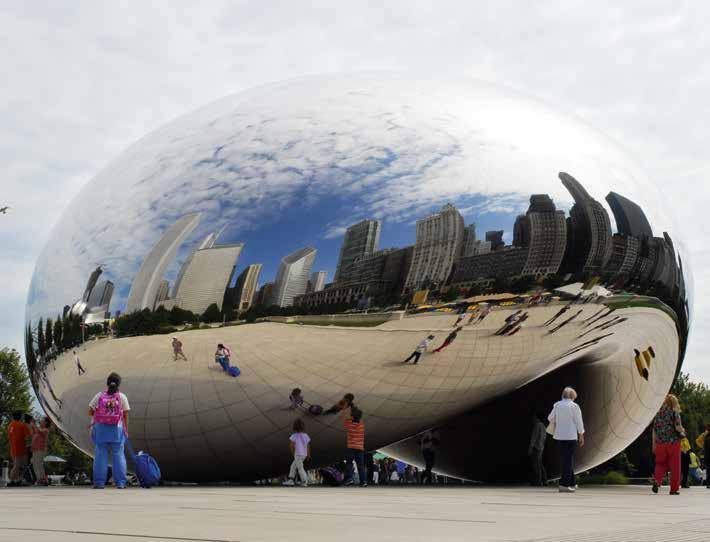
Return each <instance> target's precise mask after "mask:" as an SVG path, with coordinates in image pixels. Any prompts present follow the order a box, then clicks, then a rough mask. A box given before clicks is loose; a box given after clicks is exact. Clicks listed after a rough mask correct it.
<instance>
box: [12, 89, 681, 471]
mask: <svg viewBox="0 0 710 542" xmlns="http://www.w3.org/2000/svg"><path fill="white" fill-rule="evenodd" d="M511 112H515V114H511ZM533 126H534V127H543V128H544V129H539V130H538V129H536V130H531V129H530V127H533ZM670 224H671V221H670V219H669V218H668V217H667V216H666V215H665V208H664V204H663V200H662V199H660V198H659V197H658V195H657V194H656V192H655V189H654V188H653V187H652V186H649V184H648V183H647V182H646V179H645V176H644V174H643V172H642V171H641V170H639V169H638V168H637V167H636V166H635V164H633V162H631V161H630V160H628V159H627V158H626V157H625V156H624V155H623V153H622V152H621V151H619V149H618V148H616V147H615V146H614V145H613V144H611V143H609V142H608V141H607V140H605V139H604V138H603V137H601V136H600V135H599V134H597V133H596V132H594V131H592V130H591V129H589V128H588V127H586V126H584V125H581V124H580V123H578V122H577V121H575V120H574V119H570V118H568V117H566V116H564V115H561V114H559V113H557V112H556V111H554V110H552V109H550V108H548V107H546V106H543V105H541V104H540V103H538V102H535V101H532V100H527V99H525V98H523V97H520V96H518V95H516V94H513V93H510V92H508V91H504V90H500V89H495V88H493V87H490V86H487V85H475V84H470V83H463V82H443V81H442V82H439V81H416V82H413V81H410V80H408V79H406V78H402V77H399V76H391V77H389V76H383V77H377V78H374V77H368V76H363V77H349V76H332V77H324V78H306V79H304V80H299V81H290V82H287V83H283V84H276V85H272V86H269V87H266V88H262V89H258V90H255V91H248V92H245V93H241V94H239V95H236V96H233V97H228V98H225V99H224V100H221V101H219V102H216V103H215V104H211V105H208V106H207V107H205V108H203V109H200V110H198V111H196V112H194V113H192V114H190V115H187V116H185V117H182V118H180V119H177V120H175V121H174V122H172V123H170V124H168V125H167V126H166V127H164V128H162V129H161V130H158V131H157V132H155V133H153V134H149V135H148V136H146V137H145V138H143V139H141V140H140V141H138V142H137V143H136V144H135V145H133V146H132V147H130V148H129V149H128V150H127V151H126V152H125V153H124V154H123V155H122V156H120V157H119V158H118V159H117V160H115V161H114V162H112V163H111V164H110V165H109V166H108V167H107V168H106V169H105V170H104V171H102V172H101V173H99V174H98V175H97V177H96V178H95V179H94V180H93V181H92V182H91V183H89V184H88V185H87V186H86V187H85V188H84V190H83V191H82V193H81V194H80V195H79V196H78V197H77V199H76V200H75V201H74V202H72V204H71V205H70V206H69V208H68V209H67V212H66V213H65V215H64V217H63V218H62V221H61V222H60V224H58V226H57V227H56V228H55V230H54V232H53V234H52V238H51V239H50V240H49V241H48V243H47V245H46V248H45V250H44V251H43V253H42V255H41V257H40V259H39V261H38V263H37V267H36V270H35V273H34V276H33V280H32V286H31V288H30V293H29V296H28V307H27V320H26V323H27V327H26V346H27V361H28V368H29V370H30V374H31V377H32V382H33V385H34V386H35V389H36V391H37V393H38V396H39V397H40V401H41V403H42V404H43V405H46V408H47V411H48V412H49V414H50V416H52V418H53V419H54V420H55V421H57V423H58V427H59V429H60V430H62V431H65V432H67V433H69V434H70V435H71V436H72V437H73V438H74V440H75V442H76V443H77V445H78V446H80V447H82V449H85V450H87V451H89V452H90V451H91V443H90V442H89V441H88V440H87V438H86V435H84V433H85V431H83V429H84V425H85V423H84V422H85V410H86V408H85V404H86V402H87V401H88V399H90V397H88V398H87V396H88V395H89V394H90V393H91V394H92V395H93V393H95V388H97V386H98V387H101V386H102V385H103V384H102V380H103V379H104V378H105V374H106V372H107V371H110V370H116V371H118V372H119V373H121V375H122V377H123V378H124V386H123V389H125V390H126V392H127V393H129V395H130V398H131V404H132V405H135V412H133V413H132V420H135V427H134V429H133V432H134V438H135V439H136V441H137V442H138V443H139V445H140V446H142V447H144V448H145V449H146V450H148V451H149V452H150V453H151V454H152V455H155V456H156V458H158V460H159V462H160V464H161V467H164V472H166V473H168V476H169V477H172V478H173V479H178V478H180V479H184V480H216V479H220V478H217V477H219V476H224V477H226V478H228V479H233V480H246V479H249V477H250V476H266V475H268V476H270V475H272V474H275V473H279V472H281V470H280V469H282V468H283V467H284V465H283V463H284V461H285V460H284V459H283V458H282V457H281V456H282V451H283V438H284V435H285V433H287V432H288V431H289V430H290V427H291V426H292V424H293V419H294V417H295V416H310V417H308V418H307V424H308V425H309V431H312V433H313V435H314V436H315V437H316V438H317V439H318V442H319V446H318V451H317V453H316V456H315V457H314V461H315V462H316V463H317V464H325V463H327V462H329V461H336V460H338V459H339V458H340V457H339V454H340V452H341V451H342V433H341V431H340V428H339V426H338V425H337V423H335V422H334V419H335V418H331V417H329V416H327V415H325V416H320V415H312V414H308V413H306V412H294V411H289V410H288V409H286V408H285V405H284V400H286V399H287V398H288V395H289V393H290V391H291V390H292V389H293V388H295V387H298V388H300V389H302V390H304V393H305V395H306V397H307V400H308V401H309V402H310V403H311V404H319V405H320V406H322V407H324V408H323V410H324V411H325V410H328V407H330V406H331V405H332V404H334V403H337V401H338V400H339V399H340V398H341V397H342V396H343V394H345V393H353V394H354V395H355V397H356V399H355V400H356V404H357V405H358V406H359V407H360V408H361V409H362V410H363V412H364V413H365V419H366V423H367V426H368V437H367V438H368V447H372V448H383V447H389V448H391V451H392V452H393V455H398V454H399V455H400V456H402V457H405V456H408V455H409V454H410V453H411V450H412V449H416V446H415V445H414V444H413V443H415V441H416V435H417V434H418V433H420V432H421V431H423V430H426V429H428V428H431V427H440V428H441V429H442V432H443V433H446V432H447V431H448V430H449V429H451V428H458V427H474V426H476V424H480V423H482V422H481V420H483V419H484V418H485V419H487V418H490V417H491V415H490V412H489V411H488V410H486V409H487V408H488V407H486V405H489V404H494V403H495V402H498V401H505V400H509V401H510V400H512V403H510V404H515V405H516V407H520V408H523V407H526V408H528V407H534V406H536V404H535V403H536V402H538V401H543V400H544V401H546V402H548V401H549V400H550V398H551V397H552V395H555V396H557V395H558V393H559V390H558V389H557V388H558V387H559V386H560V385H562V383H563V381H564V383H565V384H567V383H571V384H573V385H575V386H577V387H579V390H580V397H582V398H583V399H582V401H585V402H586V403H585V405H584V407H585V412H588V413H589V421H590V428H593V430H590V441H589V446H588V447H585V450H584V451H583V452H582V455H581V457H580V468H586V467H589V466H592V465H595V464H598V463H599V462H601V461H603V460H604V459H605V458H608V457H610V456H611V455H613V454H614V453H616V452H618V451H619V450H620V449H622V448H623V447H624V446H625V445H626V444H628V443H629V442H630V441H632V440H633V439H634V438H635V437H636V436H637V435H638V434H639V433H640V431H642V430H643V428H645V426H646V424H647V422H648V420H650V416H652V414H653V413H655V409H656V407H657V406H658V401H659V400H660V398H662V396H663V395H664V394H665V393H666V392H667V390H668V389H669V387H670V385H671V383H672V380H673V377H674V375H675V373H676V372H677V371H678V370H679V368H680V364H681V363H682V359H683V354H684V349H685V343H686V339H687V332H688V326H689V322H688V311H687V307H688V305H687V297H689V296H690V295H691V292H688V291H687V288H686V284H685V279H686V277H685V275H684V273H685V271H684V269H683V266H682V260H681V258H680V256H679V255H678V253H677V249H676V248H677V245H678V240H677V239H676V238H675V237H673V235H674V234H673V233H672V227H671V225H670ZM294 324H295V325H294ZM429 335H433V336H434V337H435V341H434V343H435V344H432V347H434V346H435V347H436V349H435V350H434V349H432V351H431V352H427V353H425V354H424V355H423V356H422V360H421V363H419V364H418V365H417V366H416V367H414V366H412V365H404V364H403V363H402V360H404V359H406V357H407V356H408V355H410V354H411V352H412V349H413V348H415V347H416V345H417V344H418V343H419V342H420V341H421V340H422V338H423V337H428V336H429ZM172 337H176V338H177V339H178V340H179V342H180V343H182V345H183V346H182V348H183V353H182V356H181V357H180V359H177V356H175V355H174V353H173V351H172V348H171V346H170V344H171V340H172ZM447 337H451V338H450V339H449V340H448V342H446V344H444V340H445V339H446V338H447ZM218 343H222V344H225V345H227V346H228V347H229V348H230V350H231V351H232V353H233V359H232V360H231V362H232V364H233V365H236V366H238V367H239V368H240V370H241V373H240V374H239V376H238V377H233V376H231V373H228V372H225V370H224V369H225V367H224V366H223V365H218V364H216V363H214V350H215V348H216V345H217V344H218ZM649 347H652V348H653V351H654V352H656V354H657V358H656V359H655V360H654V362H653V365H652V366H649V367H642V369H643V370H640V369H639V368H638V365H637V360H636V356H635V355H634V351H639V352H647V351H648V349H649ZM73 349H81V361H82V366H83V368H84V369H85V370H86V371H85V372H78V373H77V370H76V367H75V366H74V363H75V361H74V358H73V354H72V352H73ZM434 351H435V352H436V354H434V353H433V352H434ZM638 379H640V380H638ZM619 389H622V390H627V391H628V393H626V392H625V393H623V394H621V395H614V393H616V391H617V390H619ZM286 404H287V403H286ZM504 410H505V409H503V410H501V412H504ZM508 414H511V413H508ZM511 415H514V416H518V415H522V414H521V413H512V414H511ZM481 416H484V418H481ZM486 417H487V418H486ZM498 421H501V420H500V419H498ZM484 425H485V424H484ZM452 430H453V429H452ZM484 431H485V430H484ZM459 433H460V430H459ZM464 437H465V438H464V439H463V442H464V444H461V443H460V442H458V441H457V442H458V443H457V442H455V441H454V440H450V442H449V443H448V444H446V445H445V446H444V448H446V452H445V453H443V455H442V457H448V458H449V459H446V460H444V459H442V467H441V468H442V469H444V470H446V472H448V473H450V474H452V475H454V476H461V477H468V478H474V479H481V480H484V479H485V480H488V479H490V480H496V479H497V480H500V479H501V478H500V476H501V472H507V473H515V472H516V471H515V468H514V465H515V464H516V463H515V458H514V457H513V455H510V454H508V455H506V453H502V452H501V454H500V457H499V458H498V461H500V462H501V463H502V464H506V465H507V464H508V463H507V462H510V465H513V466H511V467H510V468H507V469H503V470H502V471H497V470H495V469H494V470H490V469H489V470H486V469H485V468H483V467H485V465H483V467H481V465H482V464H480V463H476V464H475V465H472V464H471V463H470V461H469V462H468V463H467V462H466V461H465V460H464V459H463V458H465V457H468V456H470V453H472V452H471V451H470V450H468V449H467V446H468V444H465V443H471V442H473V441H474V440H473V439H474V437H475V435H472V434H469V433H466V435H464ZM469 437H470V439H469ZM395 442H397V443H398V444H396V445H395V444H393V443H395ZM412 447H413V448H412ZM442 450H443V448H442ZM467 454H468V455H467ZM511 454H512V452H511ZM235 458H238V460H235ZM489 466H490V465H489ZM479 467H480V469H479ZM472 469H473V470H472ZM476 469H479V470H476ZM481 469H482V470H481ZM511 475H512V474H511Z"/></svg>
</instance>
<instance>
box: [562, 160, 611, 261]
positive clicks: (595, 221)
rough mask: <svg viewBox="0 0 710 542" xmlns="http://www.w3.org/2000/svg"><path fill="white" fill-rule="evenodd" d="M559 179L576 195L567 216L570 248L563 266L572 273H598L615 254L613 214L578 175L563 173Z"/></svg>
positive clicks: (568, 244) (568, 246)
mask: <svg viewBox="0 0 710 542" xmlns="http://www.w3.org/2000/svg"><path fill="white" fill-rule="evenodd" d="M559 178H560V180H561V181H562V184H563V185H564V186H565V188H566V189H567V190H568V191H569V193H570V194H571V195H572V198H574V205H573V206H572V208H571V209H570V212H569V214H570V216H569V218H568V219H567V251H566V253H565V259H564V262H563V268H564V270H565V271H566V272H571V273H578V272H583V273H592V274H598V273H600V272H601V271H602V269H603V268H604V266H605V265H606V262H607V260H608V259H609V256H610V253H611V221H610V220H609V214H608V213H607V212H606V209H604V206H603V205H602V204H601V203H599V202H598V201H597V200H595V199H594V198H592V196H590V195H589V193H588V192H587V191H586V190H585V189H584V187H583V186H582V185H581V184H580V183H579V181H577V180H576V179H575V178H574V177H572V176H571V175H568V174H567V173H564V172H560V174H559Z"/></svg>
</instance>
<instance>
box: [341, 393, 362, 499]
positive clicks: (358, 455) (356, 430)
mask: <svg viewBox="0 0 710 542" xmlns="http://www.w3.org/2000/svg"><path fill="white" fill-rule="evenodd" d="M342 417H343V427H344V428H345V431H346V433H347V437H346V445H347V455H346V458H345V472H346V476H345V479H346V480H345V485H347V486H351V485H353V484H354V483H355V479H354V478H355V473H354V471H353V461H354V462H355V464H356V465H357V475H358V478H359V479H360V480H359V481H360V487H367V469H366V468H365V423H364V422H363V421H362V411H361V410H360V409H359V408H357V407H356V406H355V405H352V406H351V407H350V408H349V409H344V410H343V411H342Z"/></svg>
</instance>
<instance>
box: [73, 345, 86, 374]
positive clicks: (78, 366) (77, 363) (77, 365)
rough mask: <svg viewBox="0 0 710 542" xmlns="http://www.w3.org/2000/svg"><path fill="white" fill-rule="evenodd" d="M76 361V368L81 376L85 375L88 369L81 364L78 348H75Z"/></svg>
mask: <svg viewBox="0 0 710 542" xmlns="http://www.w3.org/2000/svg"><path fill="white" fill-rule="evenodd" d="M74 363H76V370H77V372H78V373H79V376H81V375H83V374H84V373H85V372H86V370H85V369H84V368H83V367H82V366H81V361H79V354H77V353H76V350H74Z"/></svg>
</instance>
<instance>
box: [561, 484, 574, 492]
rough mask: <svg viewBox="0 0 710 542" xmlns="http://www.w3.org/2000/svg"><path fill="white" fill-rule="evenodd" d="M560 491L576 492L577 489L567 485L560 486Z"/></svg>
mask: <svg viewBox="0 0 710 542" xmlns="http://www.w3.org/2000/svg"><path fill="white" fill-rule="evenodd" d="M558 491H559V492H560V493H574V492H575V489H574V488H573V487H567V486H560V487H559V488H558Z"/></svg>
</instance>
